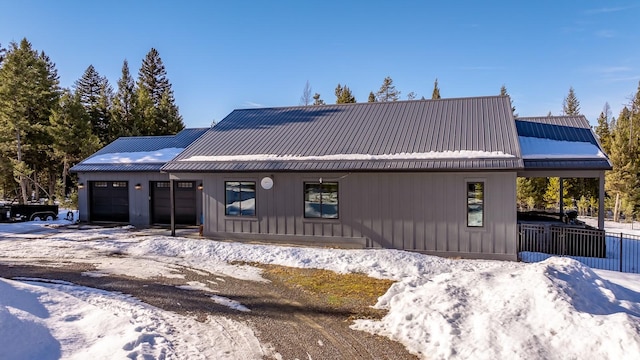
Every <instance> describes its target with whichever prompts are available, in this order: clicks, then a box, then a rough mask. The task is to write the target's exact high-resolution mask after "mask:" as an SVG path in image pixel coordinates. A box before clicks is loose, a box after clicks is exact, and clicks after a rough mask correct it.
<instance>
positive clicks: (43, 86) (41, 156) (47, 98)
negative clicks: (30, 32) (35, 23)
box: [0, 39, 59, 202]
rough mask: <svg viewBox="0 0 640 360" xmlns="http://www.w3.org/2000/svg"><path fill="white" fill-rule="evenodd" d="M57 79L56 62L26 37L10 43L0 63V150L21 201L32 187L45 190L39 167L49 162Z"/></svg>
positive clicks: (56, 96) (47, 164)
mask: <svg viewBox="0 0 640 360" xmlns="http://www.w3.org/2000/svg"><path fill="white" fill-rule="evenodd" d="M58 83H59V82H58V75H57V71H56V70H55V65H54V64H53V63H52V62H51V60H50V59H49V58H48V57H47V56H46V55H45V54H44V53H41V54H38V53H37V51H35V50H34V49H32V46H31V44H30V43H29V42H28V41H27V39H22V41H21V42H20V44H19V45H18V44H16V43H11V44H10V46H9V51H8V52H7V53H6V57H5V59H4V61H3V63H2V66H1V67H0V128H2V129H3V131H2V132H0V152H1V153H2V158H3V159H5V161H4V166H6V167H8V168H9V170H11V173H12V174H13V176H14V179H15V180H16V182H17V183H18V184H19V186H20V191H19V194H20V197H21V199H22V201H23V202H26V201H27V200H28V196H29V195H30V190H31V189H32V188H33V189H42V190H44V188H42V186H41V185H40V183H39V182H38V179H39V178H40V175H42V174H40V173H39V171H46V169H47V168H48V167H50V166H51V164H52V161H51V159H50V157H49V156H48V153H47V150H48V148H47V147H48V146H50V144H51V140H50V138H49V136H48V126H49V121H48V119H49V115H50V113H51V110H52V108H53V107H54V105H55V104H56V102H57V101H58V97H59V89H58ZM45 175H47V174H45ZM45 177H46V176H45Z"/></svg>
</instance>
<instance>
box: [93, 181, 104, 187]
mask: <svg viewBox="0 0 640 360" xmlns="http://www.w3.org/2000/svg"><path fill="white" fill-rule="evenodd" d="M93 184H94V185H93V186H95V187H107V182H106V181H96V182H95V183H93Z"/></svg>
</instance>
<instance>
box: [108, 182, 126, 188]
mask: <svg viewBox="0 0 640 360" xmlns="http://www.w3.org/2000/svg"><path fill="white" fill-rule="evenodd" d="M112 186H113V187H114V188H117V187H127V182H126V181H114V182H113V184H112Z"/></svg>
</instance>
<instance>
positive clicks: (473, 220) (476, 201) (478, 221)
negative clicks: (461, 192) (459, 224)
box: [467, 181, 484, 227]
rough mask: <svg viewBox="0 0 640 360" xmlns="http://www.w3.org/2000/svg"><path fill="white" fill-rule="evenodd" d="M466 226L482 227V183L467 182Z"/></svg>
mask: <svg viewBox="0 0 640 360" xmlns="http://www.w3.org/2000/svg"><path fill="white" fill-rule="evenodd" d="M467 226H468V227H483V226H484V182H481V181H474V182H467Z"/></svg>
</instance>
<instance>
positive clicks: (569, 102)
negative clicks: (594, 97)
mask: <svg viewBox="0 0 640 360" xmlns="http://www.w3.org/2000/svg"><path fill="white" fill-rule="evenodd" d="M562 114H563V115H569V116H577V115H580V101H578V98H577V97H576V93H575V91H574V90H573V86H572V87H570V88H569V94H567V97H566V98H564V101H563V102H562Z"/></svg>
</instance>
